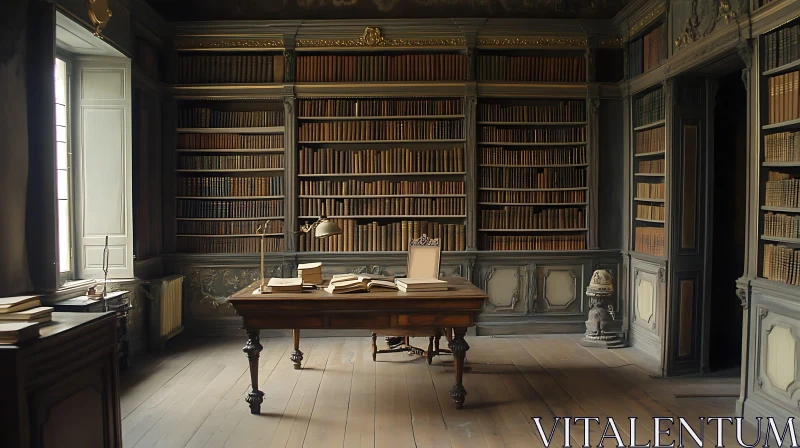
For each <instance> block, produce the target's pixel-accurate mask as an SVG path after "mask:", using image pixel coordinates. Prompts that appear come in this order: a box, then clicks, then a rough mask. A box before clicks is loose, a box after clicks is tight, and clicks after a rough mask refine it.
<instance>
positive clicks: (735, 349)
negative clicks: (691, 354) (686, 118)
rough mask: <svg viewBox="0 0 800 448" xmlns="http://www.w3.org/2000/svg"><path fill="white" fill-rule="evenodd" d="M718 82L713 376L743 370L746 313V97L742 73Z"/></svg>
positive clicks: (715, 167)
mask: <svg viewBox="0 0 800 448" xmlns="http://www.w3.org/2000/svg"><path fill="white" fill-rule="evenodd" d="M719 81H720V84H719V91H718V92H717V96H716V107H715V109H714V161H713V163H714V178H713V188H714V192H713V195H714V209H713V214H714V218H713V229H712V230H713V234H712V235H713V236H712V254H713V255H712V260H711V262H712V264H711V267H712V270H711V272H712V274H711V275H712V277H711V313H710V319H711V326H710V331H711V334H710V336H711V341H710V347H709V368H710V369H711V371H712V372H713V371H719V370H724V369H730V368H735V367H738V366H739V365H740V364H741V359H742V307H741V305H739V300H738V299H737V297H736V285H735V282H736V279H738V278H739V277H741V276H742V272H743V269H744V249H745V225H746V220H747V216H746V209H745V204H746V203H747V191H746V185H745V183H746V181H745V179H746V176H747V91H746V90H745V88H744V83H743V82H742V78H741V72H739V71H736V72H734V73H731V74H729V75H727V76H724V77H722V78H720V79H719ZM737 373H738V371H737Z"/></svg>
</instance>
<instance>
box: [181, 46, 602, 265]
mask: <svg viewBox="0 0 800 448" xmlns="http://www.w3.org/2000/svg"><path fill="white" fill-rule="evenodd" d="M291 54H292V55H293V57H294V61H295V63H294V64H290V63H286V64H284V56H283V53H281V52H278V51H269V50H259V51H255V50H239V51H238V52H233V51H230V52H225V51H216V50H214V51H203V52H198V51H184V52H179V53H178V57H177V64H176V70H175V73H176V75H175V79H176V87H175V89H176V92H178V93H180V95H177V98H178V103H177V109H178V112H177V113H178V115H177V120H178V122H179V125H178V128H177V135H176V142H175V147H176V157H175V159H176V160H175V173H176V176H175V177H176V185H175V195H174V196H175V210H176V216H175V221H176V224H175V241H176V252H177V253H242V252H258V251H259V236H258V235H257V232H256V229H257V228H258V227H259V226H260V225H263V224H264V221H266V220H268V219H273V220H274V221H271V222H270V223H269V226H268V230H267V235H268V237H267V250H268V251H273V252H285V251H287V250H288V251H293V250H296V251H298V252H393V251H398V252H399V251H405V250H406V249H407V242H408V240H409V239H410V238H414V237H417V236H419V235H421V234H427V235H429V236H431V237H438V238H441V239H442V245H443V247H444V250H445V251H447V252H463V251H468V250H474V249H478V250H485V251H508V250H520V251H548V250H565V251H581V250H586V249H587V248H589V246H590V240H591V238H590V234H592V230H591V229H592V228H593V226H594V227H595V228H596V224H593V223H592V222H591V220H592V218H591V216H590V215H591V213H590V204H591V202H592V200H593V199H592V196H593V193H592V191H591V190H592V186H591V185H592V184H591V179H590V177H591V176H590V167H591V165H592V156H591V154H590V153H591V152H592V151H596V148H593V147H592V146H591V142H590V141H591V140H592V135H595V136H596V134H597V130H596V129H594V130H592V129H591V126H592V125H591V124H590V120H589V119H588V118H587V117H588V115H589V101H588V97H587V92H588V90H587V73H588V72H589V70H587V64H588V59H587V56H586V55H587V53H586V51H585V50H583V49H580V50H576V49H574V48H567V49H557V50H513V49H512V50H489V51H486V52H480V53H479V54H475V53H472V52H470V53H469V54H467V52H466V51H465V49H463V48H458V49H456V48H453V49H442V50H439V49H428V50H422V49H420V50H416V49H380V50H373V51H370V52H369V53H366V52H364V51H357V50H330V51H327V50H326V51H321V50H319V51H318V50H311V51H306V50H303V51H297V52H292V53H291ZM470 58H472V59H470ZM292 68H293V69H294V71H293V72H291V70H292ZM472 72H474V73H472ZM292 75H295V76H294V77H293V76H292ZM295 78H296V79H295ZM370 86H371V87H370ZM481 86H483V87H481ZM482 89H483V90H482ZM508 89H511V90H510V91H513V92H523V95H522V96H519V95H514V94H511V95H509V94H508V92H509V90H508ZM481 90H482V91H483V94H481V93H479V92H480V91H481ZM493 92H501V93H500V94H499V95H495V94H493ZM524 92H528V93H524ZM531 92H533V93H531ZM545 92H546V93H545ZM562 93H563V95H562ZM595 101H597V100H595ZM257 113H272V114H274V116H275V117H281V119H280V120H279V121H276V122H269V123H266V122H265V123H260V122H254V121H252V120H251V121H246V122H241V123H240V122H235V123H234V122H233V121H230V120H231V118H230V117H240V118H242V117H250V115H253V114H257ZM225 114H227V115H225ZM236 114H239V115H236ZM248 114H250V115H248ZM223 116H224V117H225V118H220V117H223ZM211 118H214V119H216V120H220V119H224V120H228V121H225V122H224V125H220V124H216V123H214V124H212V123H211V122H210V121H209V120H210V119H211ZM187 120H188V121H187ZM245 138H249V139H252V140H254V141H256V142H257V143H252V144H244V143H241V144H240V143H235V141H237V140H236V139H239V140H238V141H244V140H243V139H245ZM258 139H262V140H258ZM284 148H289V149H288V151H287V150H285V149H284ZM234 186H235V187H236V188H234ZM594 194H596V193H594ZM323 214H324V215H327V216H328V217H329V218H331V219H333V220H335V221H336V222H337V223H338V224H339V225H340V227H341V228H342V229H343V234H342V235H339V236H336V237H333V238H329V239H325V240H316V239H314V238H312V237H310V236H308V235H304V234H297V235H296V234H294V232H293V231H294V230H295V229H297V228H299V227H300V226H301V225H302V224H303V223H305V222H313V221H314V220H315V219H316V218H317V217H318V216H320V215H323ZM295 216H296V218H295ZM287 241H291V243H289V244H287ZM290 246H294V249H293V248H292V247H290Z"/></svg>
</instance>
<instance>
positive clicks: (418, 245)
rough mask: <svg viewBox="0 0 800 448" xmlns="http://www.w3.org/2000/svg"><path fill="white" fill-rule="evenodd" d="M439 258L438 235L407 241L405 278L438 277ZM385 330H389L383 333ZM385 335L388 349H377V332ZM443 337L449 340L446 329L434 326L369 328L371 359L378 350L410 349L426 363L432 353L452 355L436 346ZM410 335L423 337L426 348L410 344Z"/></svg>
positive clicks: (440, 252)
mask: <svg viewBox="0 0 800 448" xmlns="http://www.w3.org/2000/svg"><path fill="white" fill-rule="evenodd" d="M441 258H442V248H441V246H440V245H439V238H428V236H427V235H422V236H421V237H419V238H417V239H414V240H411V241H409V243H408V261H407V264H406V270H407V272H406V278H439V267H440V264H441ZM387 333H390V334H388V335H387ZM379 334H381V335H385V336H386V342H387V344H388V345H389V349H388V350H378V345H377V339H378V335H379ZM442 336H444V337H445V338H446V339H447V341H448V342H449V341H450V340H451V339H452V334H451V330H450V329H449V328H437V329H436V330H434V331H433V332H431V331H425V332H423V331H419V330H408V331H402V330H397V329H394V330H389V331H386V330H372V360H373V361H376V358H377V355H378V353H397V352H410V353H411V354H414V355H419V356H424V357H425V358H426V359H427V361H428V364H430V363H431V362H432V361H433V357H434V356H438V355H440V354H452V352H451V351H450V350H448V349H445V348H440V347H439V341H440V339H441V337H442ZM412 337H427V338H428V349H427V350H423V349H421V348H418V347H414V346H413V345H411V338H412Z"/></svg>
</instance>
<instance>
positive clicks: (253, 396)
mask: <svg viewBox="0 0 800 448" xmlns="http://www.w3.org/2000/svg"><path fill="white" fill-rule="evenodd" d="M258 333H259V331H258V330H249V331H248V332H247V336H248V337H249V339H248V340H247V344H245V346H244V348H243V349H242V351H244V352H245V353H247V359H248V360H249V361H250V382H251V390H250V393H248V394H247V398H245V401H246V402H247V404H249V405H250V413H251V414H260V413H261V403H262V402H263V401H264V392H261V391H260V390H258V356H259V354H260V353H261V349H263V348H264V347H263V346H262V345H261V343H260V342H259V341H258Z"/></svg>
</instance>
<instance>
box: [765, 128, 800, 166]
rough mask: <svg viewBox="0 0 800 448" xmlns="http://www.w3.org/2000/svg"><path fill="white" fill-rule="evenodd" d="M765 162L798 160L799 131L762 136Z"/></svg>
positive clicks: (799, 146)
mask: <svg viewBox="0 0 800 448" xmlns="http://www.w3.org/2000/svg"><path fill="white" fill-rule="evenodd" d="M764 161H765V162H800V132H779V133H777V134H767V135H765V136H764Z"/></svg>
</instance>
